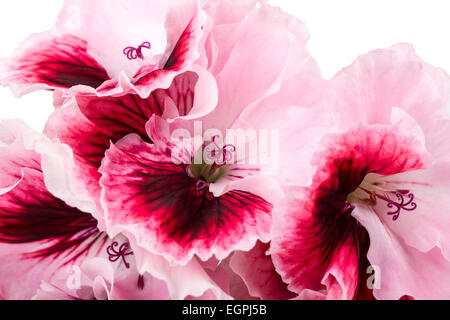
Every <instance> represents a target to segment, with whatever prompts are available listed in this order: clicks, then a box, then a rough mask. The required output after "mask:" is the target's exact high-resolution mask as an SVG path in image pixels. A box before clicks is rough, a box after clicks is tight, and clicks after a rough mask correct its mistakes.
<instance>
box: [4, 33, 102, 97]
mask: <svg viewBox="0 0 450 320" xmlns="http://www.w3.org/2000/svg"><path fill="white" fill-rule="evenodd" d="M4 68H5V70H4V74H1V75H0V84H1V85H5V86H6V85H8V86H10V87H11V89H12V90H13V92H14V93H15V94H16V95H17V96H22V95H24V94H26V93H29V92H31V91H34V90H37V89H41V88H51V89H55V88H65V89H67V88H71V87H73V86H78V85H82V86H89V87H92V88H97V87H99V86H100V85H102V84H103V82H105V81H106V80H108V79H109V77H108V75H107V73H106V71H105V70H104V68H103V67H102V66H101V65H100V64H98V63H97V61H96V60H95V59H94V58H92V56H90V55H89V54H88V53H87V43H86V41H84V40H82V39H80V38H78V37H75V36H73V35H70V34H63V33H60V32H57V31H52V32H49V33H43V34H38V35H33V36H31V37H30V38H29V39H28V40H27V41H26V42H25V43H24V45H23V47H22V48H21V49H19V50H17V52H16V53H15V54H14V56H13V58H12V59H11V60H9V61H7V62H6V65H5V67H4Z"/></svg>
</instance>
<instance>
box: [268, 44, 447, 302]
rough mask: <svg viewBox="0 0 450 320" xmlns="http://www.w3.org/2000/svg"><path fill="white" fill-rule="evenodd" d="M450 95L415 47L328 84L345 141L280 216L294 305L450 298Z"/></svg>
mask: <svg viewBox="0 0 450 320" xmlns="http://www.w3.org/2000/svg"><path fill="white" fill-rule="evenodd" d="M449 88H450V79H449V77H448V75H447V74H446V73H445V72H443V71H442V70H440V69H437V68H434V67H432V66H430V65H428V64H426V63H425V62H423V61H422V60H420V59H419V58H418V57H417V56H416V55H415V53H414V51H413V49H412V48H411V47H410V46H408V45H397V46H395V47H392V48H390V49H387V50H376V51H374V52H371V53H369V54H367V55H364V56H362V57H360V58H358V59H357V60H356V62H354V63H353V64H352V65H351V66H350V67H348V68H346V69H344V70H343V71H342V72H340V73H339V74H337V75H336V77H334V78H333V79H332V80H331V83H330V88H329V90H328V93H327V94H326V97H325V102H326V106H327V107H328V108H329V109H330V110H331V111H332V114H334V117H335V118H336V120H337V124H338V127H339V130H338V131H337V132H336V133H334V134H330V135H327V136H325V137H324V139H323V141H322V143H321V147H320V148H319V149H318V150H317V152H316V155H315V161H314V162H313V163H314V165H315V167H316V169H315V174H314V178H313V183H312V185H311V186H309V187H295V188H291V189H290V190H289V191H288V193H289V196H288V199H287V200H286V201H285V202H283V203H281V205H280V206H279V207H277V208H276V209H275V213H274V227H273V236H274V238H273V240H272V245H271V249H270V252H271V254H272V258H273V260H274V262H275V267H276V270H277V271H278V273H279V274H281V276H282V278H283V280H284V281H285V282H287V283H288V284H289V289H290V290H291V291H293V292H295V293H297V294H298V295H299V298H328V299H371V298H377V299H400V298H402V297H405V296H408V297H409V298H415V299H442V298H449V297H450V291H449V285H448V282H447V281H446V279H448V276H447V275H448V273H449V271H450V251H449V249H450V247H449V243H450V239H449V233H448V228H449V227H450V216H449V214H448V212H449V203H448V200H447V196H446V194H448V192H449V190H450V185H449V183H448V181H450V180H449V173H450V170H449V169H450V167H449V165H450V163H449V160H450V158H449V155H450V145H449V142H448V141H447V138H448V136H449V133H450V132H449V129H450V126H449V121H448V119H447V118H446V116H445V115H444V112H445V106H446V105H448V103H449V92H450V91H449ZM304 161H307V160H306V159H305V160H304Z"/></svg>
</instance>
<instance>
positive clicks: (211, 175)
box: [189, 163, 228, 184]
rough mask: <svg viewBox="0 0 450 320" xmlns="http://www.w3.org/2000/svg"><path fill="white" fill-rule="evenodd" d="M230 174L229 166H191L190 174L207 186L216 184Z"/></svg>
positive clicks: (204, 164)
mask: <svg viewBox="0 0 450 320" xmlns="http://www.w3.org/2000/svg"><path fill="white" fill-rule="evenodd" d="M227 172H228V169H227V166H226V165H225V166H219V165H217V164H212V165H211V164H206V163H203V164H191V165H190V167H189V174H190V175H191V176H192V177H193V178H197V179H199V180H201V181H203V182H205V183H207V184H209V183H215V182H217V181H218V180H219V179H220V178H222V177H223V176H225V175H226V174H227Z"/></svg>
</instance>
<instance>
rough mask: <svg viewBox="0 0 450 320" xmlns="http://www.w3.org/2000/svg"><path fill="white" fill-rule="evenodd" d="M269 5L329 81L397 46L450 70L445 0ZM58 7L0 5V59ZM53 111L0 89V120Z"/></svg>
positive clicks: (48, 22) (50, 20)
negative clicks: (363, 58)
mask: <svg viewBox="0 0 450 320" xmlns="http://www.w3.org/2000/svg"><path fill="white" fill-rule="evenodd" d="M92 1H95V0H92ZM130 1H133V0H130ZM149 1H151V0H149ZM168 1H170V0H168ZM236 1H239V0H236ZM270 2H271V3H272V4H273V5H275V6H280V7H282V8H283V9H284V10H286V11H288V12H290V13H291V14H294V15H296V16H297V17H298V18H299V19H301V20H303V21H304V22H305V23H306V25H307V27H308V29H309V31H310V34H311V40H310V42H309V44H308V49H309V50H310V52H311V53H312V55H313V56H314V57H315V58H316V60H317V61H318V62H319V65H320V66H321V69H322V73H323V75H324V77H325V78H331V77H332V76H333V75H334V74H335V73H336V72H337V71H339V70H340V69H341V68H343V67H345V66H347V65H348V64H350V63H351V62H352V61H353V60H354V59H355V58H356V57H357V56H358V55H360V54H363V53H366V52H368V51H370V50H372V49H376V48H384V47H389V46H391V45H393V44H395V43H398V42H410V43H412V44H414V46H415V48H416V50H417V52H418V54H419V55H420V56H421V57H422V58H423V59H424V60H426V61H427V62H429V63H431V64H433V65H435V66H439V67H442V68H444V69H445V70H447V72H450V36H449V33H450V17H449V16H450V1H449V0H271V1H270ZM61 4H62V0H47V1H42V0H41V1H36V0H14V1H0V58H6V57H8V56H10V55H11V53H12V52H13V50H14V49H15V48H16V47H17V46H19V44H20V43H21V42H22V41H23V40H24V39H25V38H26V37H27V36H28V35H30V34H32V33H35V32H41V31H45V30H47V29H49V28H50V27H51V26H52V25H53V24H54V22H55V21H56V16H57V13H58V11H59V9H60V7H61ZM52 109H53V107H52V98H51V93H49V92H37V93H33V94H30V95H28V96H25V97H23V98H22V99H21V100H16V99H15V98H14V97H13V95H12V94H11V93H10V92H9V89H6V88H0V119H7V118H22V119H24V120H25V121H27V122H28V123H29V124H30V125H31V126H32V127H34V128H36V129H38V130H41V129H42V128H43V126H44V124H45V121H46V119H47V116H48V115H49V114H50V112H51V111H52Z"/></svg>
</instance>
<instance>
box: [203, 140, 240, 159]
mask: <svg viewBox="0 0 450 320" xmlns="http://www.w3.org/2000/svg"><path fill="white" fill-rule="evenodd" d="M218 138H219V136H214V137H213V138H212V142H213V143H214V148H213V149H208V148H207V149H206V160H208V161H211V162H215V163H216V164H217V165H219V166H221V165H224V164H225V163H227V162H230V161H232V160H233V153H235V152H236V146H235V145H232V144H227V145H225V146H223V147H220V146H219V145H218V143H217V142H216V140H217V139H218Z"/></svg>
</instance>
